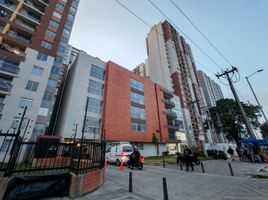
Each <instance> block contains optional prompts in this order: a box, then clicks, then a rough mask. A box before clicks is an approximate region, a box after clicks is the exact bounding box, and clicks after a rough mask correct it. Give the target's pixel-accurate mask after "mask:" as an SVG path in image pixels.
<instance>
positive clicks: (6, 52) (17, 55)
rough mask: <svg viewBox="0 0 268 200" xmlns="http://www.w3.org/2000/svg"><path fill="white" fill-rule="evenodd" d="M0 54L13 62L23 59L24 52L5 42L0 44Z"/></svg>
mask: <svg viewBox="0 0 268 200" xmlns="http://www.w3.org/2000/svg"><path fill="white" fill-rule="evenodd" d="M0 55H1V56H2V58H5V59H7V60H10V61H13V62H21V61H24V60H25V56H26V54H25V53H24V52H23V51H21V50H20V49H18V48H13V47H11V46H10V45H8V44H6V43H2V44H0Z"/></svg>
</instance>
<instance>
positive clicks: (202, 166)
mask: <svg viewBox="0 0 268 200" xmlns="http://www.w3.org/2000/svg"><path fill="white" fill-rule="evenodd" d="M201 168H202V172H203V173H205V168H204V165H203V162H201Z"/></svg>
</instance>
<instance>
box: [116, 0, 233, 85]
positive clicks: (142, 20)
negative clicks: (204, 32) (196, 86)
mask: <svg viewBox="0 0 268 200" xmlns="http://www.w3.org/2000/svg"><path fill="white" fill-rule="evenodd" d="M115 1H116V2H117V3H118V4H119V5H120V6H121V7H123V8H124V9H126V10H127V11H128V12H130V13H131V14H132V15H133V16H135V17H136V18H137V19H139V20H140V21H141V22H143V23H144V24H145V25H146V26H148V27H149V28H152V26H151V25H150V24H149V23H148V22H146V21H145V20H144V19H142V18H141V17H139V16H138V15H137V14H135V13H134V12H133V11H132V10H130V9H129V8H128V7H127V6H125V5H124V4H123V3H121V2H120V1H119V0H115ZM178 29H179V28H178ZM179 30H180V29H179ZM155 31H156V33H157V34H159V35H161V37H164V35H163V34H162V33H160V32H159V31H158V30H157V29H155ZM180 31H181V30H180ZM181 32H183V31H181ZM187 37H188V36H187ZM167 42H169V43H170V44H171V45H173V43H171V42H170V41H169V40H168V41H167ZM195 61H196V62H197V63H198V64H199V65H200V66H202V67H204V68H205V69H207V70H208V71H209V72H210V73H212V74H213V75H215V74H216V73H215V72H213V71H212V70H211V69H209V68H208V67H206V66H205V65H204V64H202V63H201V62H199V61H198V60H197V59H195ZM218 66H219V65H218ZM220 82H221V83H222V84H223V85H228V84H225V83H223V82H222V81H221V80H220Z"/></svg>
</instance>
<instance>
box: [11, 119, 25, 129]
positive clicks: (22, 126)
mask: <svg viewBox="0 0 268 200" xmlns="http://www.w3.org/2000/svg"><path fill="white" fill-rule="evenodd" d="M20 120H21V118H20V117H14V119H13V122H12V124H11V126H10V128H11V129H17V128H18V127H19V124H20ZM27 121H28V119H25V118H24V120H23V122H22V123H21V127H20V129H24V128H25V126H26V123H27Z"/></svg>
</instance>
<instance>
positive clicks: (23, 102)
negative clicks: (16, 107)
mask: <svg viewBox="0 0 268 200" xmlns="http://www.w3.org/2000/svg"><path fill="white" fill-rule="evenodd" d="M32 104H33V100H32V99H28V98H24V97H22V98H21V99H20V108H24V107H26V106H27V108H28V109H30V108H31V107H32Z"/></svg>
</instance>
